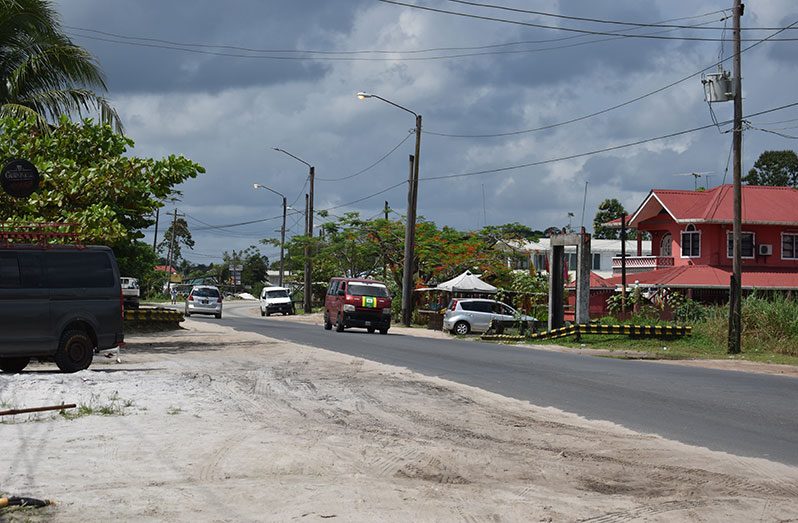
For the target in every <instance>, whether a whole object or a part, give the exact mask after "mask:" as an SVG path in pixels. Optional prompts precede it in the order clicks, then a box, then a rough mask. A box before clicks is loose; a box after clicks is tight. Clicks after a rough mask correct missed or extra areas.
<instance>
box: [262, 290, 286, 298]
mask: <svg viewBox="0 0 798 523" xmlns="http://www.w3.org/2000/svg"><path fill="white" fill-rule="evenodd" d="M266 297H267V298H288V291H287V290H285V289H280V290H279V291H266Z"/></svg>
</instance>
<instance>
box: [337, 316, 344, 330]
mask: <svg viewBox="0 0 798 523" xmlns="http://www.w3.org/2000/svg"><path fill="white" fill-rule="evenodd" d="M335 332H344V320H343V318H338V321H336V322H335Z"/></svg>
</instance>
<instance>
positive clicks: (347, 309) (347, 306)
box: [344, 303, 355, 312]
mask: <svg viewBox="0 0 798 523" xmlns="http://www.w3.org/2000/svg"><path fill="white" fill-rule="evenodd" d="M344 312H355V306H354V305H352V304H350V303H347V304H345V305H344Z"/></svg>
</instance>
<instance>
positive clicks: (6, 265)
mask: <svg viewBox="0 0 798 523" xmlns="http://www.w3.org/2000/svg"><path fill="white" fill-rule="evenodd" d="M17 288H19V263H18V262H17V255H16V254H12V253H5V254H0V289H17Z"/></svg>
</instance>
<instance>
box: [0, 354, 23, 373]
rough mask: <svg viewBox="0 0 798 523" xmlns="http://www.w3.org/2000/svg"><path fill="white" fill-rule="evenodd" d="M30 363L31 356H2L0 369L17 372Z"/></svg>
mask: <svg viewBox="0 0 798 523" xmlns="http://www.w3.org/2000/svg"><path fill="white" fill-rule="evenodd" d="M28 363H30V358H25V357H20V358H0V370H2V371H3V372H11V373H17V372H20V371H22V369H24V368H25V367H27V366H28Z"/></svg>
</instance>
